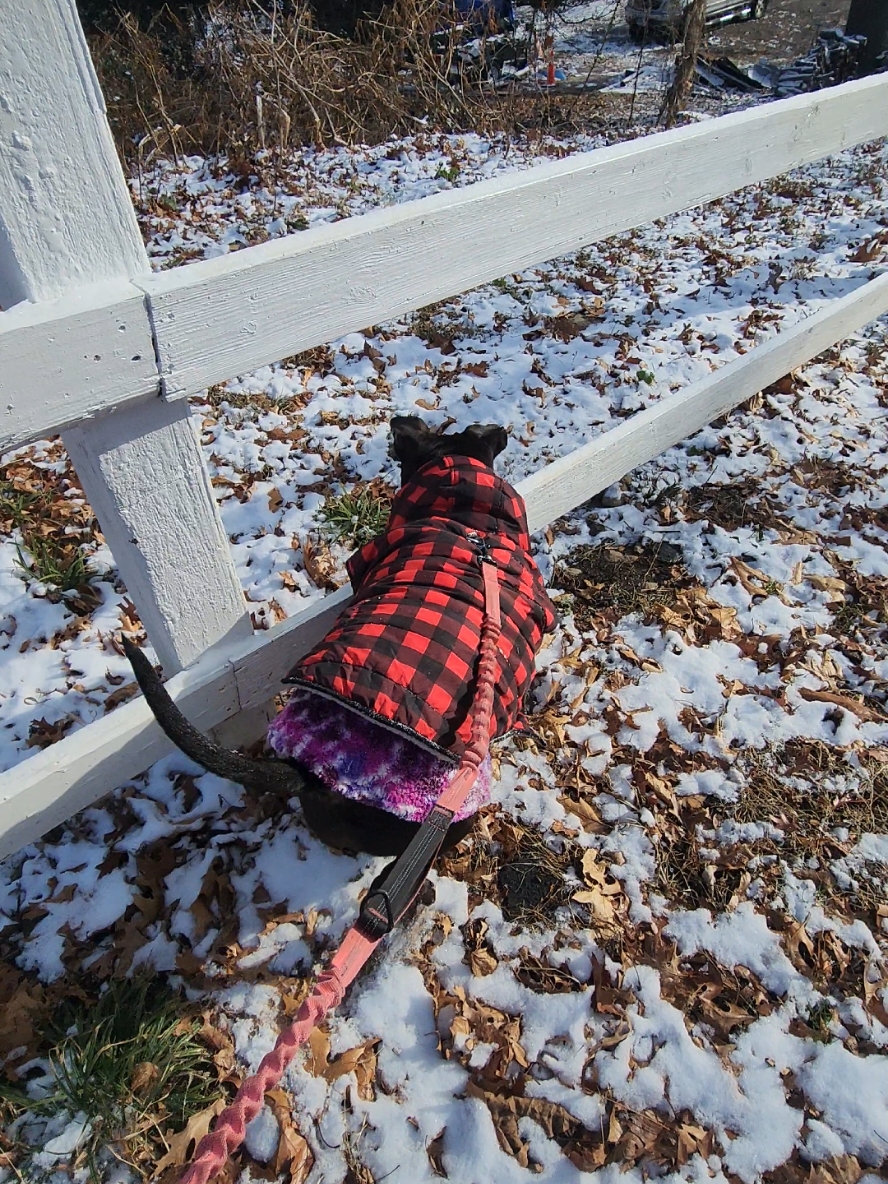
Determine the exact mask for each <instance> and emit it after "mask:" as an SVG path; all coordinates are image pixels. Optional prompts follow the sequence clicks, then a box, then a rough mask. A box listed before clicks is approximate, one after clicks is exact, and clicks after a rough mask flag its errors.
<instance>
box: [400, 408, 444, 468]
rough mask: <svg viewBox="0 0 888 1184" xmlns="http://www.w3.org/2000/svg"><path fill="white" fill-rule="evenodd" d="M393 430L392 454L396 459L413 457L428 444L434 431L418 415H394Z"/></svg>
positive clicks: (403, 459)
mask: <svg viewBox="0 0 888 1184" xmlns="http://www.w3.org/2000/svg"><path fill="white" fill-rule="evenodd" d="M389 427H390V428H391V432H392V455H393V456H394V458H395V460H399V461H402V462H403V461H405V460H411V459H413V458H414V457H415V456H416V454H417V453H418V452H422V451H423V449H424V448H425V447H427V446H428V442H429V437H430V436H434V434H435V433H434V432H433V431H432V430H431V428H430V427H428V425H427V424H425V423H423V421H422V420H421V419H420V418H419V416H418V415H393V416H392V419H391V423H390V424H389Z"/></svg>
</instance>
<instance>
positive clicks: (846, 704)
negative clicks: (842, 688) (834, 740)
mask: <svg viewBox="0 0 888 1184" xmlns="http://www.w3.org/2000/svg"><path fill="white" fill-rule="evenodd" d="M799 694H800V695H801V697H802V698H803V699H804V700H805V701H806V702H808V703H832V704H833V705H834V706H836V707H841V708H843V709H844V710H845V711H850V712H851V714H852V715H856V716H857V718H858V719H859V720H860V721H861V722H862V723H865V724H884V723H888V715H885V714H884V712H881V711H877V710H876V709H875V707H870V706H869V705H868V704H866V703H863V702H861V701H860V700H859V699H852V698H851V696H850V695H841V694H839V693H838V691H813V690H811V688H810V687H799Z"/></svg>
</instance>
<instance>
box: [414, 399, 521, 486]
mask: <svg viewBox="0 0 888 1184" xmlns="http://www.w3.org/2000/svg"><path fill="white" fill-rule="evenodd" d="M391 429H392V447H391V453H392V456H394V458H395V460H397V461H398V463H399V464H400V466H401V484H402V485H403V484H404V483H405V482H407V481H409V480H410V478H411V477H412V476H413V474H414V473H416V472H417V471H418V470H419V469H421V468H422V466H423V465H426V464H428V463H429V461H431V460H441V459H442V458H443V457H445V456H470V457H472V459H473V460H480V461H481V463H482V464H485V465H487V466H488V468H491V469H492V468H493V462H494V460H495V459H496V457H498V456H499V454H500V453H501V452H502V451H503V449H504V448H505V447H506V445H507V444H508V442H509V437H508V435H507V434H506V429H505V428H501V427H500V426H499V425H498V424H489V423H473V424H472V425H471V426H470V427H467V428H466V429H465V431H462V432H455V433H454V434H453V435H450V436H445V435H443V434H442V433H441V432H436V431H434V429H432V428H430V427H429V426H428V424H425V423H423V421H422V420H421V419H420V418H419V416H418V415H395V416H393V417H392V422H391Z"/></svg>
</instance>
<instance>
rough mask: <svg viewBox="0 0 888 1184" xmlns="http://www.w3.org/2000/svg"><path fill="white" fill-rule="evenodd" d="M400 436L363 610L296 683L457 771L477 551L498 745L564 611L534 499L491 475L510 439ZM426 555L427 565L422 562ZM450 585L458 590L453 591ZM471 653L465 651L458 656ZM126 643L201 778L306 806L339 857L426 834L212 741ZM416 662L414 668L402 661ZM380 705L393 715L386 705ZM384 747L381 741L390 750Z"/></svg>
mask: <svg viewBox="0 0 888 1184" xmlns="http://www.w3.org/2000/svg"><path fill="white" fill-rule="evenodd" d="M391 428H392V452H393V455H394V457H395V458H396V459H397V460H398V462H399V463H400V468H401V491H400V493H399V494H398V496H397V497H396V499H395V503H394V505H393V507H392V514H391V517H390V520H389V526H388V528H387V531H386V532H385V533H384V534H383V535H381V536H380V537H379V538H378V539H376V540H374V542H373V543H370V544H368V545H367V547H365V548H363V549H362V550H361V551H359V552H358V553H356V555H354V556H352V558H351V559H350V560H349V574H350V576H351V579H352V584H353V587H354V589H355V597H354V599H353V601H352V602H350V604H349V606H347V608H346V609H344V610H343V613H342V614H341V615H340V618H339V620H338V621H337V624H336V626H334V629H333V630H331V632H330V633H329V634H328V636H327V638H325V640H324V642H322V643H321V645H320V646H319V647H318V648H317V649H316V650H315V651H314V652H313V653H312V654H310V655H308V656H306V657H305V658H303V659H302V660H301V661H300V662H299V663H298V664H297V666H296V667H295V668H294V671H293V672H292V674H291V677H290V678H289V679H288V680H287V681H289V682H293V683H296V684H297V685H298V686H299V687H300V688H301V689H302V691H303V692H305V691H306V690H307V691H310V692H312V700H313V702H315V703H318V702H320V703H325V704H327V707H326V708H324V710H327V711H329V712H330V713H334V712H335V713H339V717H341V716H342V715H343V714H344V715H345V717H346V718H347V719H348V720H352V719H355V718H357V717H356V715H355V713H357V715H358V716H363V717H364V718H363V719H362V721H361V723H362V726H363V727H364V728H365V729H366V726H367V720H368V719H369V720H370V722H371V723H372V724H373V725H374V726H376V727H378V728H381V729H388V730H389V743H392V742H393V741H392V734H393V733H394V735H396V736H397V737H398V743H399V744H401V745H402V748H403V747H404V740H405V737H406V738H407V739H408V740H409V741H410V744H408V745H407V746H406V747H407V750H408V752H409V751H412V750H413V748H414V747H416V748H417V750H425V751H424V753H423V755H424V757H425V759H426V761H427V760H428V753H429V752H431V753H432V754H433V755H434V757H436V758H438V759H439V760H440V761H441V762H448V764H449V765H450V766H451V767H455V764H456V761H457V760H458V757H459V755H460V754H461V750H462V748H464V745H465V737H466V734H467V730H468V731H470V728H471V703H472V696H473V680H474V671H475V669H476V665H475V663H476V659H477V652H476V649H477V647H476V643H475V641H474V634H473V633H472V629H475V631H476V632H477V633H480V628H479V622H480V616H481V611H482V610H481V608H480V607H479V597H480V598H481V600H480V603H481V604H482V605H483V594H482V593H481V592H480V588H481V576H480V571H481V569H480V563H479V553H478V546H479V545H480V547H481V553H482V557H483V558H486V559H487V560H488V561H492V562H494V563H495V565H496V566H497V569H498V573H499V579H500V591H501V603H502V608H503V617H504V625H503V634H502V637H501V643H500V658H501V677H500V680H499V681H498V683H497V704H496V706H495V711H494V715H495V717H496V718H495V721H494V723H495V731H496V734H498V735H501V734H503V733H504V732H506V731H508V730H509V729H510V728H511V727H512V726H514V723H515V720H516V717H517V714H518V711H519V709H520V703H521V699H522V698H523V695H524V693H525V692H526V690H527V687H528V685H529V682H530V678H531V676H532V672H533V656H534V653H535V651H536V649H537V648H538V647H539V644H540V641H541V639H542V635H543V632H545V631H546V630H547V629H550V628H551V627H552V625H553V624H554V612H553V611H552V606H551V602H550V601H549V598H548V596H547V595H546V594H545V591H544V589H543V587H542V580H541V578H540V576H539V572H538V571H537V569H536V567H535V565H534V564H533V562H532V560H531V559H530V558H529V555H528V547H529V539H528V537H527V526H526V521H525V516H524V506H523V502H522V501H521V499H520V497H519V496H518V494H517V493H515V491H514V490H513V489H512V488H511V486H509V485H508V484H507V483H506V482H505V481H503V480H502V479H501V478H499V477H496V475H495V474H494V473H493V461H494V459H495V458H496V456H497V455H498V454H499V453H500V452H502V450H503V449H504V448H505V446H506V443H507V436H506V432H505V430H504V429H503V428H501V427H496V426H488V425H473V426H472V427H470V428H467V429H466V430H465V431H463V432H459V433H456V434H454V435H440V434H438V433H435V432H433V431H432V430H431V429H429V428H428V427H427V426H426V425H425V424H424V423H423V422H422V421H421V420H419V419H418V418H416V417H414V416H409V417H405V416H396V417H395V418H393V419H392V423H391ZM416 553H418V554H420V555H421V556H422V558H421V559H419V560H417V559H416V558H415V554H416ZM454 572H455V576H454ZM442 582H443V586H446V587H447V588H449V589H450V591H449V592H448V593H446V595H445V594H444V593H443V592H442V590H441V587H442ZM387 596H388V597H389V598H392V597H394V598H395V600H396V607H397V610H398V611H397V613H394V614H391V613H390V614H389V615H388V617H386V597H387ZM432 604H435V605H438V606H439V608H438V609H437V610H436V611H437V614H438V615H437V617H436V618H434V622H435V623H434V624H433V625H432V626H431V627H430V629H428V630H426V635H425V636H424V637H419V638H418V639H417V634H416V628H417V626H416V625H415V623H414V618H416V619H419V620H422V621H426V620H427V619H429V617H430V605H432ZM441 605H443V607H440V606H441ZM405 613H407V614H408V617H407V624H406V627H405V623H404V614H405ZM411 613H412V614H413V615H412V616H411V615H409V614H411ZM454 614H455V615H456V623H455V624H454V620H452V619H451V618H452V617H453V616H454ZM384 618H385V619H386V620H387V621H388V622H389V624H390V625H391V629H390V630H389V631H388V632H387V634H386V636H385V637H382V638H379V637H378V635H379V632H380V627H379V624H378V623H379V621H380V620H382V619H384ZM368 623H369V624H370V625H371V626H372V629H373V635H374V637H375V638H378V640H377V641H375V642H374V643H373V644H372V645H371V646H370V648H369V649H368V650H367V651H366V660H365V661H362V662H359V663H358V665H357V668H349V667H348V661H349V658H348V655H354V654H355V653H356V652H359V651H358V650H356V644H357V643H356V639H360V636H361V634H360V630H361V629H366V627H367V625H368ZM470 626H471V628H470ZM387 628H388V627H387ZM419 628H420V630H421V629H422V627H421V626H420V627H419ZM453 629H458V632H459V637H460V638H461V639H462V638H463V637H464V634H467V633H468V634H471V637H470V639H469V640H468V641H467V642H465V643H464V642H463V641H462V640H461V641H460V642H459V643H457V642H456V641H454V640H453V638H452V637H451V634H450V633H449V632H448V630H451V631H452V630H453ZM462 644H465V645H466V646H467V649H466V652H465V654H464V656H463V658H460V656H459V652H458V651H459V647H460V645H462ZM124 647H125V649H126V653H127V655H128V657H129V659H130V661H131V663H132V665H133V669H134V671H135V673H136V678H137V680H138V682H139V685H140V687H141V688H142V691H143V693H144V695H145V698H146V700H147V702H148V705H149V707H150V708H151V710H152V712H153V713H154V715H155V717H156V718H157V721H158V723H159V724H160V725H161V727H162V728H163V730H164V731H165V732H166V734H167V735H168V736H169V738H170V739H171V740H172V741H173V742H174V743H175V744H176V745H177V746H178V747H179V748H180V749H181V750H182V751H183V752H184V753H186V754H187V755H188V756H190V757H191V758H192V759H193V760H195V761H197V762H198V763H199V764H201V765H203V766H204V768H206V769H208V770H209V771H211V772H213V773H216V774H218V775H219V776H221V777H225V778H227V779H229V780H232V781H236V782H239V783H240V784H242V785H244V786H246V787H247V788H250V789H255V790H260V791H268V790H273V791H277V792H280V793H282V794H286V795H287V796H292V795H296V796H298V798H299V800H300V803H301V806H302V810H303V815H304V818H305V821H306V823H307V825H308V827H309V829H310V830H311V831H312V832H313V833H314V834H315V835H316V836H317V837H318V838H319V839H321V841H322V842H324V843H326V844H327V845H329V846H331V847H338V848H342V849H345V850H351V851H365V852H368V853H370V854H373V855H398V854H400V853H401V852H402V851H403V850H404V848H405V847H406V846H407V844H408V843H409V842H410V840H411V839H412V837H413V836H414V834H415V833H416V830H417V827H418V825H419V823H418V821H411V820H408V819H407V818H405V817H402V816H398V815H397V814H396V813H393V812H391V810H389V809H385V808H380V806H379V805H378V804H369V803H368V802H367V801H362V800H355V798H353V797H351V796H347V795H346V794H345V793H340V792H336V791H335V790H333V789H331V788H329V785H328V784H325V782H324V780H322V778H321V776H319V775H318V772H319V770H317V769H313V768H310V767H307V766H306V765H305V764H304V763H302V762H300V761H298V760H287V759H284V760H281V759H270V760H269V759H265V760H253V759H250V758H247V757H244V756H241V755H240V754H238V753H236V752H230V751H228V750H226V749H224V748H222V747H220V746H219V745H216V744H214V743H212V742H211V741H210V740H208V739H207V738H206V737H205V736H203V735H202V734H201V733H200V732H198V731H197V730H196V729H195V728H193V727H192V726H191V725H190V724H189V723H188V721H187V720H186V719H185V717H184V716H183V715H182V713H181V712H180V711H179V709H178V708H177V707H176V706H175V704H174V703H173V702H172V700H171V699H170V697H169V695H168V694H167V692H166V689H165V688H164V686H163V684H162V683H161V681H160V679H159V677H158V676H157V674H156V672H155V671H154V669H153V668H152V667H151V665H150V663H149V662H148V660H147V659H146V658H145V656H144V654H143V653H142V652H141V650H139V649H138V648H137V647H136V646H134V645H133V644H132V643H131V642H129V641H127V640H126V639H124ZM411 652H414V653H415V661H414V665H413V666H409V664H406V663H405V661H404V660H403V658H404V656H405V655H407V654H409V653H411ZM454 653H456V658H454V657H453V654H454ZM352 661H353V659H352ZM343 663H344V664H343ZM453 665H457V666H458V670H459V674H458V675H455V674H454V671H453V669H451V667H452V666H453ZM393 669H394V670H395V671H396V673H395V674H394V675H393V673H392V672H393ZM404 669H406V673H403V671H404ZM331 672H332V673H331ZM399 679H400V682H399V681H398V680H399ZM380 687H382V688H383V691H384V693H382V692H380ZM442 688H446V689H447V695H446V696H444V698H445V700H446V702H445V705H444V707H443V708H440V710H439V709H438V708H435V707H434V703H435V702H436V699H441V698H442V695H443V691H442ZM399 694H400V696H401V698H400V701H398V696H399ZM318 696H320V699H318ZM380 696H381V697H380ZM380 702H384V703H385V704H386V705H388V706H386V707H383V708H382V709H380ZM284 710H285V712H286V708H285V709H284ZM282 714H283V713H282ZM280 718H281V717H279V720H280ZM356 726H357V725H356ZM272 730H273V729H272ZM384 742H385V739H384V735H383V736H382V737H381V738H380V743H384ZM320 771H321V772H322V771H323V770H320ZM327 780H328V782H329V778H328V779H327ZM471 826H472V818H465V819H462V820H461V821H458V822H454V823H453V824H452V825H451V827H450V830H449V832H448V835H447V839H446V843H445V846H452V845H453V844H455V843H457V842H459V840H460V839H461V838H463V837H464V836H465V835H466V834H468V833H469V831H470V829H471Z"/></svg>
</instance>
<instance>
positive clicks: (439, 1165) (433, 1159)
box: [426, 1126, 448, 1180]
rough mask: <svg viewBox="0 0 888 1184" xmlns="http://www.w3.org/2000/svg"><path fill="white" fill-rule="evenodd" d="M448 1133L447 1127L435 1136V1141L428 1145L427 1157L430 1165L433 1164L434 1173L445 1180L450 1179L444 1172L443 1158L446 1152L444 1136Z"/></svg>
mask: <svg viewBox="0 0 888 1184" xmlns="http://www.w3.org/2000/svg"><path fill="white" fill-rule="evenodd" d="M446 1131H447V1127H446V1126H445V1127H443V1128H442V1130H440V1131H439V1132H438V1134H437V1135H435V1137H434V1139H432V1141H431V1142H430V1143H427V1144H426V1155H427V1156H428V1157H429V1163H430V1164H431V1167H432V1171H433V1172H434V1173H435V1175H436V1176H443V1177H444V1179H445V1180H446V1179H447V1178H448V1176H447V1172H446V1171H445V1170H444V1162H443V1160H442V1158H441V1156H442V1155H443V1152H444V1135H445V1132H446Z"/></svg>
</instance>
